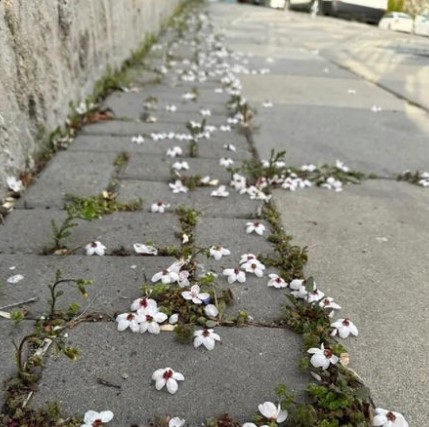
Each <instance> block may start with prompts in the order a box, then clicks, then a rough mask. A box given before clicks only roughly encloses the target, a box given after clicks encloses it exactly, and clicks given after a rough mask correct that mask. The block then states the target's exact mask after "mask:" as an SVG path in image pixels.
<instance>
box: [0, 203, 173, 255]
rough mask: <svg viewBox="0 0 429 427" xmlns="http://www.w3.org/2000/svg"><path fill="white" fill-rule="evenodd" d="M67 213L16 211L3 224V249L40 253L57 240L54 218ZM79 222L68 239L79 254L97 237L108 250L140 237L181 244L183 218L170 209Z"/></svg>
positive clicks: (163, 243)
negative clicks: (54, 237) (155, 212)
mask: <svg viewBox="0 0 429 427" xmlns="http://www.w3.org/2000/svg"><path fill="white" fill-rule="evenodd" d="M65 217H66V214H65V212H61V211H53V210H41V209H35V210H29V209H28V210H16V211H14V212H13V213H12V214H11V215H9V216H8V217H7V220H6V223H5V225H4V226H2V229H1V242H0V253H12V254H13V253H26V254H40V253H41V251H42V250H43V248H46V247H51V246H52V244H53V238H52V236H53V234H52V227H51V221H52V220H55V221H56V222H57V224H61V223H62V221H63V220H64V219H65ZM76 223H77V224H78V226H77V227H74V228H73V229H72V230H71V236H70V237H69V238H68V239H66V241H65V242H66V244H67V245H68V247H69V248H76V251H75V252H74V253H76V254H84V253H85V251H84V249H83V248H84V246H85V245H86V244H88V243H90V242H92V241H94V240H99V241H101V242H102V243H103V244H104V245H105V246H106V247H107V253H108V254H111V253H113V252H114V251H117V250H120V249H121V247H122V246H123V247H125V248H130V247H131V246H132V244H133V243H135V242H136V239H138V240H140V242H139V243H145V242H147V241H149V240H152V241H153V242H154V243H155V244H156V245H158V246H171V245H179V244H180V241H179V239H177V237H176V236H175V235H176V233H178V232H180V230H181V227H180V224H179V221H178V219H177V217H176V216H175V215H171V214H167V213H166V214H163V215H159V214H152V213H144V212H120V213H114V214H111V215H106V216H104V217H103V218H102V219H100V220H94V221H83V220H77V221H76ZM17 230H19V232H17Z"/></svg>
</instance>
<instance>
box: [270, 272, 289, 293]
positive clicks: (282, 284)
mask: <svg viewBox="0 0 429 427" xmlns="http://www.w3.org/2000/svg"><path fill="white" fill-rule="evenodd" d="M268 277H269V278H270V280H269V281H268V284H267V285H268V286H269V287H273V288H276V289H281V288H287V286H288V284H287V282H286V281H285V279H283V278H282V277H280V276H279V275H277V274H274V273H272V274H269V275H268Z"/></svg>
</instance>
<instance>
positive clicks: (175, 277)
mask: <svg viewBox="0 0 429 427" xmlns="http://www.w3.org/2000/svg"><path fill="white" fill-rule="evenodd" d="M151 280H152V282H154V283H155V282H158V281H160V280H161V282H162V283H163V284H164V285H166V284H168V283H175V282H178V281H179V280H180V278H179V274H178V273H176V272H175V271H170V270H169V269H165V270H162V271H159V272H158V273H156V274H154V275H153V276H152V279H151Z"/></svg>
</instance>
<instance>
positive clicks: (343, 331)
mask: <svg viewBox="0 0 429 427" xmlns="http://www.w3.org/2000/svg"><path fill="white" fill-rule="evenodd" d="M331 326H332V327H333V328H334V330H333V331H332V333H331V336H333V337H334V336H335V335H337V334H338V335H339V336H340V337H341V338H347V337H348V336H349V335H354V336H355V337H357V336H358V330H357V328H356V325H355V324H354V323H353V322H351V321H350V320H349V319H338V320H337V321H335V322H334V323H331Z"/></svg>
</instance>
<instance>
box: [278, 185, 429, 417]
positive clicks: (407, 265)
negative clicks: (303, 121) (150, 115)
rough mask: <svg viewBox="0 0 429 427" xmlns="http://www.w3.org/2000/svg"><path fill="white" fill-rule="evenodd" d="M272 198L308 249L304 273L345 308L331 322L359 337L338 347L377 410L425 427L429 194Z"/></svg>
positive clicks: (380, 191)
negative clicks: (352, 327) (338, 320)
mask: <svg viewBox="0 0 429 427" xmlns="http://www.w3.org/2000/svg"><path fill="white" fill-rule="evenodd" d="M274 197H275V199H276V201H278V202H279V203H278V206H279V209H280V211H281V214H282V220H283V223H284V224H285V226H286V227H287V228H289V229H290V230H291V233H292V234H293V235H294V238H295V241H296V243H297V244H299V245H305V246H308V249H309V263H308V267H307V269H306V271H307V274H309V275H313V276H314V277H315V279H316V281H317V283H318V285H319V286H320V288H321V289H322V290H323V291H324V292H325V294H327V295H329V296H332V297H334V298H335V300H336V302H337V303H338V304H340V305H341V306H342V310H341V314H340V315H339V316H338V317H342V318H344V317H350V319H351V320H352V321H353V322H354V323H355V324H356V325H357V327H358V328H359V337H358V338H356V339H350V340H348V341H347V342H346V343H345V344H346V346H347V348H348V350H349V351H350V354H351V367H352V368H353V369H355V370H356V371H357V372H358V373H359V375H360V376H361V377H362V378H363V380H364V382H365V384H366V385H367V386H369V387H370V388H371V390H372V392H373V396H374V398H375V399H376V400H375V401H376V405H377V406H381V407H383V408H395V411H396V410H397V411H399V412H401V413H403V414H404V415H406V417H407V419H408V421H409V423H410V425H421V424H422V423H423V424H424V423H425V415H424V413H423V412H422V411H421V408H423V407H425V402H426V400H427V395H426V390H428V389H429V377H428V376H427V375H422V372H424V370H425V369H426V367H427V366H429V356H428V355H429V344H428V340H427V339H426V336H427V325H428V322H429V309H428V305H427V301H426V299H425V298H422V295H425V293H426V292H427V277H428V274H429V269H428V255H427V254H428V253H429V231H428V230H429V216H428V206H429V192H428V191H427V190H425V189H424V188H419V187H416V186H413V185H410V184H407V183H401V182H395V181H383V180H379V181H369V182H366V183H365V184H364V185H357V186H348V187H346V188H345V189H344V191H343V192H342V193H341V194H339V193H333V192H330V191H326V192H325V191H320V190H317V189H309V190H308V191H307V190H305V191H302V192H297V193H296V194H291V193H285V192H280V191H275V192H274ZM292 207H293V209H292ZM392 355H394V357H392Z"/></svg>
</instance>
